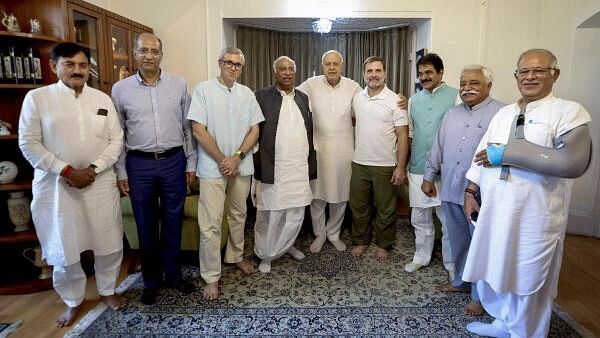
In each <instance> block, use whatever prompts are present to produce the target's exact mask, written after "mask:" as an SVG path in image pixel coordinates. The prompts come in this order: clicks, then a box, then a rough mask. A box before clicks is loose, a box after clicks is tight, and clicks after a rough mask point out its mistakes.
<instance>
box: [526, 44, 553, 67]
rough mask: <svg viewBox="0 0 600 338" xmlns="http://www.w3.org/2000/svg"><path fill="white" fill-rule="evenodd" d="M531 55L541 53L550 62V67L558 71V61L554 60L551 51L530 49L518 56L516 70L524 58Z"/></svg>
mask: <svg viewBox="0 0 600 338" xmlns="http://www.w3.org/2000/svg"><path fill="white" fill-rule="evenodd" d="M533 53H542V54H546V55H548V56H549V57H550V59H551V60H552V64H551V65H550V67H551V68H556V69H558V61H557V60H556V56H555V55H554V54H553V53H552V52H551V51H549V50H547V49H545V48H532V49H528V50H526V51H524V52H523V53H521V55H519V59H518V60H517V68H519V63H520V62H521V60H522V59H523V58H524V57H525V56H527V55H529V54H533Z"/></svg>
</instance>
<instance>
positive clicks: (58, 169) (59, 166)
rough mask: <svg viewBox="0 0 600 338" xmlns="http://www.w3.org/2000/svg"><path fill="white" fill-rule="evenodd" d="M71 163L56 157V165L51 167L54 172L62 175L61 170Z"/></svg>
mask: <svg viewBox="0 0 600 338" xmlns="http://www.w3.org/2000/svg"><path fill="white" fill-rule="evenodd" d="M68 164H69V163H67V162H64V161H61V160H59V159H58V158H57V159H56V162H54V165H53V166H52V168H51V169H50V170H51V172H52V173H53V174H56V175H60V173H61V171H62V170H63V169H64V168H65V167H66V166H67V165H68Z"/></svg>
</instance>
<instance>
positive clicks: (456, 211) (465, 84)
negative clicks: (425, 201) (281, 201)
mask: <svg viewBox="0 0 600 338" xmlns="http://www.w3.org/2000/svg"><path fill="white" fill-rule="evenodd" d="M492 81H493V74H492V71H491V70H490V69H489V68H487V67H484V66H481V65H470V66H466V67H464V68H463V70H462V73H461V75H460V89H459V94H460V98H461V100H462V102H463V103H461V104H459V105H456V106H454V107H452V108H450V109H449V110H448V111H447V112H446V114H445V115H444V119H443V120H442V123H441V124H440V127H439V129H438V131H437V134H436V136H435V139H434V141H433V145H432V147H431V152H430V154H429V158H428V160H427V163H426V164H425V174H424V175H423V184H422V185H421V190H422V191H423V193H424V194H425V195H427V196H428V197H437V198H439V199H440V200H441V201H442V210H443V213H444V222H445V225H446V230H447V231H448V233H447V235H448V239H449V240H450V248H451V252H452V260H453V261H454V263H455V268H456V274H455V276H454V280H452V281H451V282H446V283H443V284H441V285H440V289H441V290H442V291H444V292H454V291H467V290H468V288H469V287H470V285H469V284H470V283H465V282H463V280H462V272H463V269H464V266H465V260H466V259H467V253H468V251H469V244H470V243H471V236H472V233H473V226H472V225H470V222H469V221H468V220H467V219H466V218H465V214H464V212H463V202H464V191H465V188H466V187H467V183H468V182H467V180H466V179H465V173H466V172H467V169H469V167H470V166H471V160H472V159H473V155H474V154H475V149H476V148H477V145H478V144H479V141H480V140H481V137H482V136H483V134H484V133H485V131H486V130H487V127H488V124H489V123H490V120H491V119H492V117H493V116H494V115H495V114H496V113H497V112H498V110H500V108H502V107H503V106H504V105H505V104H504V103H502V102H499V101H496V100H494V99H492V98H491V97H490V96H489V94H490V90H491V88H492ZM440 176H441V183H442V191H441V192H440V194H439V196H438V191H437V189H436V186H435V185H434V184H433V182H434V181H437V180H439V179H440ZM483 312H484V311H483V308H482V306H481V303H480V302H479V296H478V294H477V288H476V287H475V285H473V286H472V287H471V300H470V301H469V303H468V304H467V305H466V306H465V314H467V315H474V316H478V315H482V314H483Z"/></svg>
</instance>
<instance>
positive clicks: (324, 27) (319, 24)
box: [312, 18, 331, 34]
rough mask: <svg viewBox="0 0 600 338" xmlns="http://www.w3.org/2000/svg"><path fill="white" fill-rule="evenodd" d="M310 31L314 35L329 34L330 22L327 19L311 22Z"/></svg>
mask: <svg viewBox="0 0 600 338" xmlns="http://www.w3.org/2000/svg"><path fill="white" fill-rule="evenodd" d="M312 30H313V32H315V33H321V34H323V33H329V32H331V20H330V19H328V18H320V19H316V20H314V21H313V22H312Z"/></svg>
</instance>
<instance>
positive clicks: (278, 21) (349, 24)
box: [224, 18, 428, 32]
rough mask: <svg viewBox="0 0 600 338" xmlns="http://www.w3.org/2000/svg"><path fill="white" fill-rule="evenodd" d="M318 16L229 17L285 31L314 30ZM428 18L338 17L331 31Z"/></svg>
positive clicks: (231, 20) (232, 21)
mask: <svg viewBox="0 0 600 338" xmlns="http://www.w3.org/2000/svg"><path fill="white" fill-rule="evenodd" d="M313 20H316V18H227V19H224V21H226V22H227V23H229V24H231V25H233V26H238V25H239V26H249V27H256V28H263V29H270V30H276V31H284V32H312V22H313ZM423 20H428V19H405V18H337V19H336V20H335V21H333V24H332V25H331V32H355V31H371V30H378V29H386V28H390V27H398V26H408V25H411V24H416V23H417V22H420V21H423Z"/></svg>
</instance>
